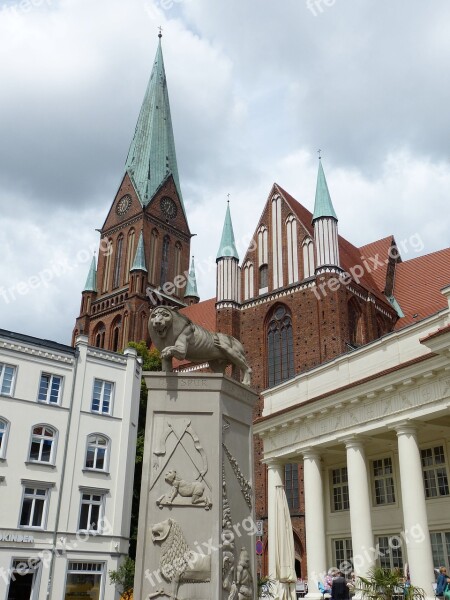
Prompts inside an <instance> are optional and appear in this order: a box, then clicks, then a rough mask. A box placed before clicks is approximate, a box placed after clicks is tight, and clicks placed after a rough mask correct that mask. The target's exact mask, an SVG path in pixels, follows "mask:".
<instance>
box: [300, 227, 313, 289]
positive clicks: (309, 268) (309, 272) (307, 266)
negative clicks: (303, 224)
mask: <svg viewBox="0 0 450 600" xmlns="http://www.w3.org/2000/svg"><path fill="white" fill-rule="evenodd" d="M302 248H303V277H304V279H308V277H312V276H313V275H314V272H315V265H314V242H313V241H312V239H311V238H310V237H307V238H305V239H304V240H303V244H302Z"/></svg>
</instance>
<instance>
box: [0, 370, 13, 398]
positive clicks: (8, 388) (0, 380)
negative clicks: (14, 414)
mask: <svg viewBox="0 0 450 600" xmlns="http://www.w3.org/2000/svg"><path fill="white" fill-rule="evenodd" d="M15 372H16V368H15V367H12V366H11V365H4V364H3V363H0V394H2V395H3V396H11V394H12V388H13V383H14V375H15Z"/></svg>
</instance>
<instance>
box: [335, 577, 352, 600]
mask: <svg viewBox="0 0 450 600" xmlns="http://www.w3.org/2000/svg"><path fill="white" fill-rule="evenodd" d="M331 597H332V599H333V600H349V598H350V590H349V589H348V585H347V580H346V579H345V577H344V574H343V573H342V572H341V571H339V572H338V574H337V577H335V578H334V579H333V583H332V584H331Z"/></svg>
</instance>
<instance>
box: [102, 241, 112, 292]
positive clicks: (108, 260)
mask: <svg viewBox="0 0 450 600" xmlns="http://www.w3.org/2000/svg"><path fill="white" fill-rule="evenodd" d="M102 242H103V243H102V247H103V248H104V251H103V252H104V255H105V270H104V272H103V288H102V291H103V293H104V292H107V291H108V290H109V286H110V282H111V265H112V256H113V254H114V246H113V242H112V240H111V239H109V240H106V239H105V240H102Z"/></svg>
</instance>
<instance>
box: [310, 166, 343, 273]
mask: <svg viewBox="0 0 450 600" xmlns="http://www.w3.org/2000/svg"><path fill="white" fill-rule="evenodd" d="M312 222H313V225H314V240H315V245H316V274H317V273H323V272H331V271H336V270H340V262H339V237H338V218H337V216H336V212H335V210H334V207H333V203H332V202H331V196H330V192H329V191H328V185H327V180H326V178H325V173H324V170H323V167H322V160H320V159H319V172H318V174H317V187H316V200H315V204H314V215H313V220H312Z"/></svg>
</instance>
